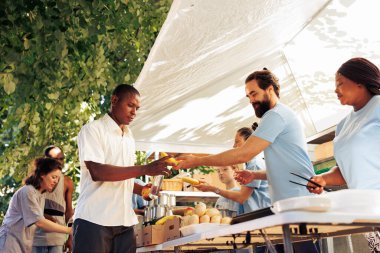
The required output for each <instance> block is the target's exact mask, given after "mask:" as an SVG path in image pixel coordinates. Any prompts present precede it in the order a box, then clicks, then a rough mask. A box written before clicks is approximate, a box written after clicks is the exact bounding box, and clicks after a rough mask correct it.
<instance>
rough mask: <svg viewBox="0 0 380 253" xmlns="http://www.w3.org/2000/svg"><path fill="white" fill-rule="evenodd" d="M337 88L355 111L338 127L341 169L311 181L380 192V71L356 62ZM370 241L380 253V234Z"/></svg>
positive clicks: (346, 67) (343, 70) (347, 66)
mask: <svg viewBox="0 0 380 253" xmlns="http://www.w3.org/2000/svg"><path fill="white" fill-rule="evenodd" d="M335 86H336V88H335V93H336V94H337V96H338V99H339V101H340V103H341V104H342V105H349V106H352V107H353V111H352V112H351V113H349V114H348V115H347V116H346V117H345V118H344V119H343V120H341V121H340V122H339V124H338V125H337V127H336V132H335V138H334V141H333V142H334V157H335V160H336V163H337V166H336V167H333V168H332V169H331V170H329V171H328V172H325V173H323V174H320V175H317V176H313V177H312V178H311V180H312V181H314V182H316V183H319V184H320V185H322V186H329V185H344V184H347V187H348V188H349V189H376V190H380V148H379V144H380V96H379V95H380V71H379V68H378V67H377V66H376V65H375V64H373V63H372V62H370V61H368V60H367V59H364V58H352V59H350V60H348V61H347V62H345V63H343V64H342V66H341V67H340V68H339V69H338V71H337V73H336V75H335ZM308 185H309V186H310V187H309V191H310V192H313V193H317V194H320V193H322V192H323V187H315V186H313V185H312V184H311V183H309V184H308ZM379 193H380V192H379ZM366 237H367V239H368V241H369V247H370V250H371V251H372V252H380V232H379V231H376V232H374V233H369V234H366Z"/></svg>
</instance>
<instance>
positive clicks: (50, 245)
mask: <svg viewBox="0 0 380 253" xmlns="http://www.w3.org/2000/svg"><path fill="white" fill-rule="evenodd" d="M44 154H45V157H50V158H53V159H56V160H57V161H58V162H59V163H60V165H61V167H62V168H63V166H64V160H65V155H64V154H63V152H62V150H61V149H60V148H59V147H57V146H48V147H47V148H45V151H44ZM73 192H74V183H73V180H71V178H70V177H68V176H65V175H63V174H61V178H60V180H59V182H58V184H57V186H56V188H55V190H54V191H53V192H51V193H49V192H48V193H46V200H45V207H44V216H45V217H46V218H47V219H49V220H51V221H53V222H56V223H58V224H61V225H65V224H67V223H68V221H69V219H70V218H71V217H72V216H73V206H72V196H73ZM71 249H72V236H71V235H70V236H69V238H68V239H67V240H66V235H64V234H61V233H46V232H45V231H43V230H42V229H37V230H36V232H35V235H34V240H33V250H32V252H33V253H62V252H71Z"/></svg>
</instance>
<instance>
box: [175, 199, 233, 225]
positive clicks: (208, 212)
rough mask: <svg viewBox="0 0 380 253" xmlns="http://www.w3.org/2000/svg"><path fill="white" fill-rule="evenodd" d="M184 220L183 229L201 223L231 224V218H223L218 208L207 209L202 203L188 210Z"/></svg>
mask: <svg viewBox="0 0 380 253" xmlns="http://www.w3.org/2000/svg"><path fill="white" fill-rule="evenodd" d="M184 214H185V216H184V217H183V219H182V225H181V226H182V227H184V226H188V225H194V224H201V223H216V224H230V223H231V220H232V218H231V217H222V215H221V213H220V211H219V210H218V209H216V208H207V206H206V204H204V203H202V202H200V203H198V204H197V205H196V206H195V208H187V209H186V210H185V212H184Z"/></svg>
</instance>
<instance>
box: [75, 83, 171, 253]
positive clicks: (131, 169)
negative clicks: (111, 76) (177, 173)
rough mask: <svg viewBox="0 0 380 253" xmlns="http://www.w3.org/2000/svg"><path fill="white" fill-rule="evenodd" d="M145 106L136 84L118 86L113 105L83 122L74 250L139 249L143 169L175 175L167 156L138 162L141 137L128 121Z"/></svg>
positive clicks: (126, 251) (144, 170)
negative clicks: (136, 199)
mask: <svg viewBox="0 0 380 253" xmlns="http://www.w3.org/2000/svg"><path fill="white" fill-rule="evenodd" d="M139 108H140V94H139V92H138V91H137V90H136V89H135V88H134V87H133V86H131V85H126V84H121V85H119V86H117V87H116V89H115V90H114V91H113V93H112V97H111V110H110V112H109V113H108V114H105V115H104V116H103V117H102V118H100V119H98V120H95V121H93V122H90V123H88V124H86V125H85V126H83V127H82V129H81V131H80V132H79V135H78V148H79V161H80V166H81V181H80V195H79V199H78V203H77V207H76V210H75V215H74V219H75V220H74V233H73V234H74V240H73V252H74V253H82V252H83V253H84V252H86V253H87V252H91V253H95V252H102V253H108V252H114V253H116V252H123V253H128V252H131V253H132V252H135V251H136V243H135V237H134V233H133V225H135V224H137V223H138V221H137V217H136V215H135V213H134V211H133V209H132V194H133V193H137V194H141V189H142V186H139V185H138V184H135V183H134V179H135V177H139V176H141V175H150V176H154V175H169V174H170V171H169V170H168V168H167V165H170V164H167V163H165V160H166V159H167V158H168V157H164V158H161V159H160V160H157V161H154V162H152V163H150V164H148V165H140V166H134V162H135V142H134V138H133V135H132V132H131V130H130V129H129V127H128V125H129V124H130V123H131V122H132V121H133V120H134V118H135V117H136V113H137V110H138V109H139Z"/></svg>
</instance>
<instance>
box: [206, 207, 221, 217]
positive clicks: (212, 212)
mask: <svg viewBox="0 0 380 253" xmlns="http://www.w3.org/2000/svg"><path fill="white" fill-rule="evenodd" d="M206 214H207V215H208V216H210V217H212V216H215V215H220V212H219V210H218V209H216V208H210V209H207V210H206Z"/></svg>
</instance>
